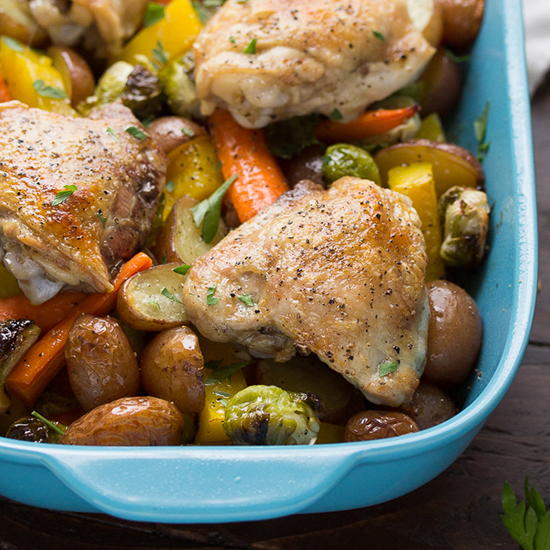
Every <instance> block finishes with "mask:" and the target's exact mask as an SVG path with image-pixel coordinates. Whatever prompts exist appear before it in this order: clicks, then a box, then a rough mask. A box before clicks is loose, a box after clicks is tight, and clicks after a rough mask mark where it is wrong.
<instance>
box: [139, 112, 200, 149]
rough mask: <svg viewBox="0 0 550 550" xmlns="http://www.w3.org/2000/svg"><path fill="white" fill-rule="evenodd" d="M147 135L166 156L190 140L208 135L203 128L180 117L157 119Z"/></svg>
mask: <svg viewBox="0 0 550 550" xmlns="http://www.w3.org/2000/svg"><path fill="white" fill-rule="evenodd" d="M147 133H148V134H149V135H150V136H151V138H152V139H153V140H154V141H156V142H157V145H158V146H159V147H160V148H161V149H162V150H163V151H164V152H165V153H166V154H168V153H170V151H172V150H173V149H175V148H176V147H179V146H180V145H182V144H184V143H186V142H188V141H189V140H190V139H193V138H195V137H198V136H204V135H206V131H205V129H204V128H203V127H202V126H199V125H198V124H196V123H195V122H193V121H191V120H189V119H187V118H183V117H180V116H163V117H160V118H157V119H156V120H155V121H154V122H153V123H152V124H151V126H149V128H148V129H147Z"/></svg>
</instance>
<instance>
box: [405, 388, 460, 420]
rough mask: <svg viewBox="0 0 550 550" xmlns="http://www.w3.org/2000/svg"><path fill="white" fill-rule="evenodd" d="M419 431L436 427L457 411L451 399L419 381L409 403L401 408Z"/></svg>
mask: <svg viewBox="0 0 550 550" xmlns="http://www.w3.org/2000/svg"><path fill="white" fill-rule="evenodd" d="M403 411H404V412H405V413H406V414H408V415H409V416H410V417H411V418H412V419H413V420H414V421H415V422H416V424H417V425H418V427H419V428H420V429H421V430H425V429H427V428H431V427H432V426H437V425H438V424H441V423H442V422H445V420H449V418H452V417H453V416H454V415H455V414H456V413H457V409H456V407H455V404H454V403H453V402H452V400H451V398H450V397H449V396H448V395H447V394H446V393H445V392H444V391H442V390H440V389H439V388H438V387H437V386H434V385H433V384H430V383H429V382H426V381H424V380H423V381H421V382H420V385H419V386H418V388H416V391H415V392H414V395H413V398H412V400H411V402H410V403H408V404H406V405H404V406H403Z"/></svg>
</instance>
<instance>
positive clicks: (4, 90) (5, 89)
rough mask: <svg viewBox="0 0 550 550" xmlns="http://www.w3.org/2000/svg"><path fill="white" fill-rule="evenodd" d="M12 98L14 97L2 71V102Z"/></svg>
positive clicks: (0, 77) (0, 97)
mask: <svg viewBox="0 0 550 550" xmlns="http://www.w3.org/2000/svg"><path fill="white" fill-rule="evenodd" d="M11 99H12V97H11V95H10V91H9V90H8V85H7V84H6V81H5V80H4V77H3V76H2V73H0V103H2V102H4V101H10V100H11Z"/></svg>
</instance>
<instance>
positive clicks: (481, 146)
mask: <svg viewBox="0 0 550 550" xmlns="http://www.w3.org/2000/svg"><path fill="white" fill-rule="evenodd" d="M489 106H490V104H489V102H488V101H486V102H485V105H484V107H483V111H482V113H481V115H479V116H478V117H477V118H476V119H475V120H474V134H475V136H476V139H477V142H478V151H477V158H478V160H479V161H480V162H483V159H484V158H485V155H486V154H487V152H488V151H489V145H490V144H489V143H487V142H486V141H485V139H486V137H487V122H488V120H489Z"/></svg>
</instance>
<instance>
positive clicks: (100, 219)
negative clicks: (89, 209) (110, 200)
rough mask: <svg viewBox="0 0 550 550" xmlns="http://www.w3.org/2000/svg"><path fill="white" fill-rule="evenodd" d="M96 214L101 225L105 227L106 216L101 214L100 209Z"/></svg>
mask: <svg viewBox="0 0 550 550" xmlns="http://www.w3.org/2000/svg"><path fill="white" fill-rule="evenodd" d="M96 216H97V217H98V219H99V221H100V222H101V225H103V227H105V224H106V223H107V218H106V217H105V216H104V215H103V214H102V212H101V210H98V212H97V214H96Z"/></svg>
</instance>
